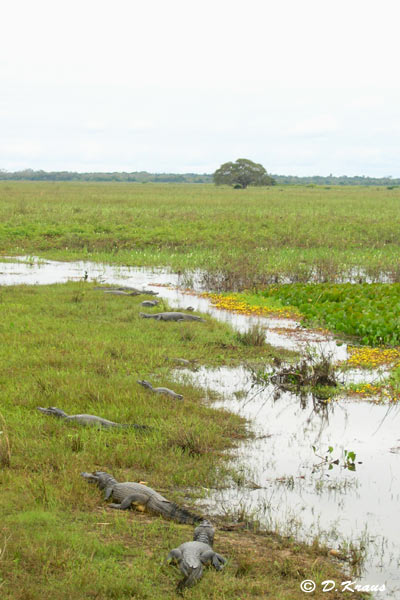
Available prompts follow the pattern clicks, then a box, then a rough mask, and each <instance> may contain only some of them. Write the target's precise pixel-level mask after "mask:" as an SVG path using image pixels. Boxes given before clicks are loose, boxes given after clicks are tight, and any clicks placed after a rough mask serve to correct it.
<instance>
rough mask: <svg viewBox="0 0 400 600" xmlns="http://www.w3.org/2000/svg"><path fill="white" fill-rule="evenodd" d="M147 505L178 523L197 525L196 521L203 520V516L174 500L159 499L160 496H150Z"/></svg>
mask: <svg viewBox="0 0 400 600" xmlns="http://www.w3.org/2000/svg"><path fill="white" fill-rule="evenodd" d="M147 506H148V508H149V509H150V510H152V511H154V512H156V513H159V514H161V515H163V516H164V517H167V518H168V519H173V520H174V521H178V523H189V524H190V525H195V524H196V523H200V522H201V521H203V517H200V516H199V515H195V514H193V513H191V512H189V511H188V510H186V509H185V508H182V507H180V506H178V505H177V504H175V503H174V502H169V501H168V500H159V499H158V498H154V497H153V498H150V500H149V502H148V504H147Z"/></svg>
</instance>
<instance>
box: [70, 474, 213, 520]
mask: <svg viewBox="0 0 400 600" xmlns="http://www.w3.org/2000/svg"><path fill="white" fill-rule="evenodd" d="M81 475H82V477H84V478H85V479H86V480H87V481H88V482H89V483H96V484H97V486H98V487H99V488H100V489H101V490H104V499H105V500H108V499H109V498H111V497H112V498H113V499H114V500H117V502H118V504H117V503H111V504H109V505H108V506H109V507H110V508H116V509H118V510H126V509H128V508H131V507H134V508H136V509H137V510H140V511H142V512H144V511H147V510H148V511H150V512H153V513H156V514H158V515H162V516H163V517H166V518H168V519H173V520H174V521H178V523H191V524H194V523H199V522H200V521H202V520H203V518H202V517H199V516H198V515H195V514H193V513H191V512H189V511H188V510H186V509H185V508H181V507H180V506H178V505H177V504H175V503H174V502H170V500H167V499H166V498H164V496H162V495H161V494H159V493H158V492H156V491H155V490H153V489H152V488H150V487H147V485H144V484H143V483H135V482H132V481H127V482H124V483H118V481H117V480H116V479H114V477H113V476H112V475H109V474H108V473H104V472H103V471H94V472H93V473H81Z"/></svg>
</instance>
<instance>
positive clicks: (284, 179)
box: [271, 175, 400, 186]
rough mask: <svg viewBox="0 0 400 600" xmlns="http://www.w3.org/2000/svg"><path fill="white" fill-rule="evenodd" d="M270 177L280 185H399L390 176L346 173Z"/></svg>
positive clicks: (397, 181) (398, 182) (396, 180)
mask: <svg viewBox="0 0 400 600" xmlns="http://www.w3.org/2000/svg"><path fill="white" fill-rule="evenodd" d="M271 177H273V178H274V179H275V181H276V183H277V184H280V185H282V184H287V185H312V184H314V185H386V186H397V185H400V179H393V178H392V177H365V176H364V175H356V176H354V177H347V175H339V176H338V177H336V176H334V175H328V176H327V177H322V176H320V175H313V176H312V177H297V176H296V175H271Z"/></svg>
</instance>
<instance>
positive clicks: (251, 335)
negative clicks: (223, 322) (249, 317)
mask: <svg viewBox="0 0 400 600" xmlns="http://www.w3.org/2000/svg"><path fill="white" fill-rule="evenodd" d="M236 338H237V340H238V341H239V342H240V344H242V345H243V346H258V347H262V346H265V328H264V327H262V326H261V325H259V324H258V323H255V324H254V325H252V326H251V327H250V328H249V329H248V330H247V331H245V332H243V333H240V332H238V333H237V334H236Z"/></svg>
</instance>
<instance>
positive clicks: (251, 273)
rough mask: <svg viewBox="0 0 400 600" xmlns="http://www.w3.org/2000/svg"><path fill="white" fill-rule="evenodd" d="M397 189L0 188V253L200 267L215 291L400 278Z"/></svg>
mask: <svg viewBox="0 0 400 600" xmlns="http://www.w3.org/2000/svg"><path fill="white" fill-rule="evenodd" d="M399 198H400V188H398V189H395V190H389V191H388V190H385V189H383V188H373V187H360V188H357V187H353V186H351V187H350V186H349V187H346V186H337V187H332V188H331V189H330V190H325V189H323V188H322V187H318V186H316V187H313V188H307V187H304V186H303V187H302V186H287V187H278V186H274V188H271V189H263V188H258V189H257V188H249V189H247V190H242V191H240V192H238V191H235V190H232V189H230V188H224V187H215V186H211V185H204V186H199V185H184V184H182V185H169V184H164V185H158V184H152V185H136V184H105V183H104V184H101V183H100V184H99V183H60V184H58V185H57V186H55V185H54V184H53V183H51V182H47V183H34V182H29V183H28V182H18V183H17V182H15V183H7V184H5V183H1V182H0V252H3V253H4V254H16V255H17V254H19V255H21V254H31V255H41V256H46V257H47V258H57V259H61V260H62V259H67V260H73V259H77V258H80V259H82V258H86V259H89V260H95V261H101V262H112V263H114V264H126V265H135V266H141V265H145V266H168V267H171V268H172V269H173V270H174V271H180V272H181V273H184V272H188V271H189V272H190V271H193V270H194V269H201V270H203V271H204V278H205V279H204V283H205V284H206V286H207V287H208V288H209V289H213V290H216V291H218V290H222V291H223V290H228V291H234V290H242V289H245V288H246V289H252V288H254V287H258V288H259V287H263V286H265V285H267V284H271V283H283V282H302V283H307V282H310V281H331V282H332V281H337V282H340V281H345V280H346V278H351V279H352V280H354V281H360V282H362V281H366V280H367V279H368V280H372V281H380V280H381V279H382V276H386V277H389V278H392V279H393V280H394V281H399V280H400V279H399V277H400V271H399V262H398V255H399V245H400V239H399V236H398V226H397V221H398V203H399Z"/></svg>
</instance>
